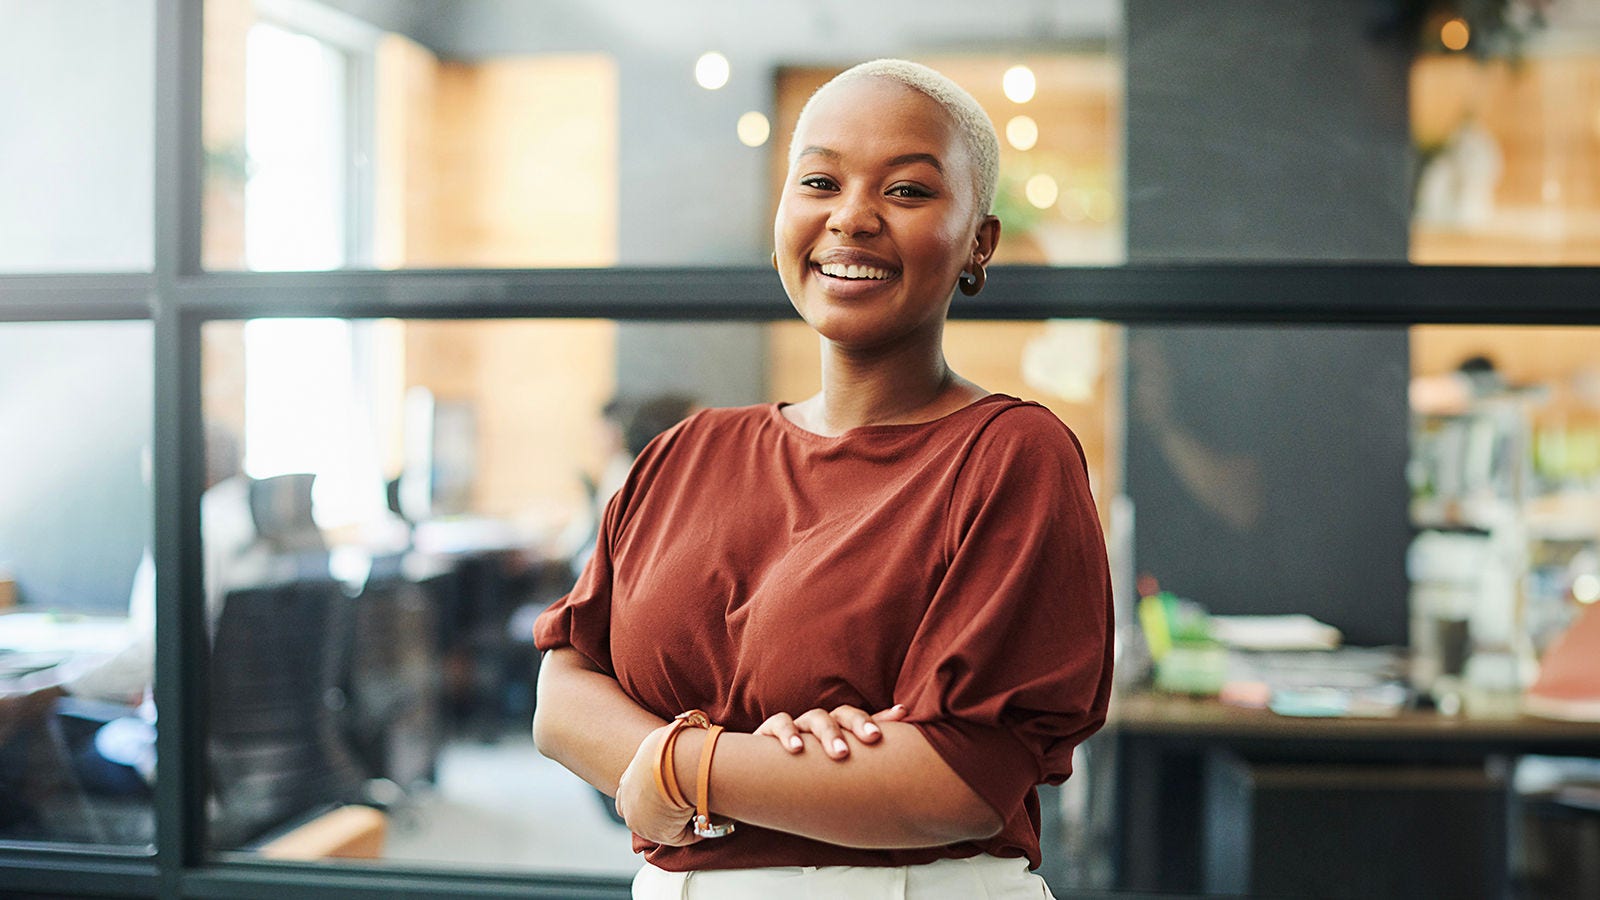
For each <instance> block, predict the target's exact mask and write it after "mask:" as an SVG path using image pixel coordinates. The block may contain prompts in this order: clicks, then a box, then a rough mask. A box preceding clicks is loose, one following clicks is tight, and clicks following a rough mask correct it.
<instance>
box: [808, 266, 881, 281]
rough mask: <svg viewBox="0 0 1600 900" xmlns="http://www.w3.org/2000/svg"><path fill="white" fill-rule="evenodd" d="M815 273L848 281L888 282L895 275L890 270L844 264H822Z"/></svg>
mask: <svg viewBox="0 0 1600 900" xmlns="http://www.w3.org/2000/svg"><path fill="white" fill-rule="evenodd" d="M817 271H819V272H821V273H822V274H824V275H827V276H829V277H830V278H843V279H846V280H848V281H888V280H889V279H891V278H893V277H894V276H895V274H896V273H895V272H894V271H892V270H890V269H880V268H878V267H876V266H854V265H845V264H844V263H823V264H822V265H819V266H817Z"/></svg>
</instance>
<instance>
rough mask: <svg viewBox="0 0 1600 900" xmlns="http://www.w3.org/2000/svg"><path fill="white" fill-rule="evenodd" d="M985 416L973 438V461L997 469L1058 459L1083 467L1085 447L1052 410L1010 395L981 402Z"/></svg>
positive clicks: (988, 398) (993, 395)
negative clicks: (994, 466) (981, 462)
mask: <svg viewBox="0 0 1600 900" xmlns="http://www.w3.org/2000/svg"><path fill="white" fill-rule="evenodd" d="M979 402H980V403H982V404H983V405H984V409H983V416H982V418H981V419H980V421H979V422H978V424H977V426H976V428H975V429H974V430H973V434H972V445H971V457H972V459H973V460H980V461H987V462H990V463H992V464H995V465H1011V464H1014V463H1018V462H1020V463H1028V462H1034V463H1037V462H1042V461H1044V460H1047V459H1052V458H1054V459H1059V460H1064V461H1070V462H1074V463H1076V464H1077V465H1080V466H1081V465H1083V464H1084V459H1085V457H1084V452H1083V445H1082V444H1081V443H1080V442H1079V441H1078V436H1077V435H1076V434H1074V433H1073V431H1072V429H1071V427H1069V426H1068V425H1067V423H1065V422H1063V421H1062V420H1061V418H1060V417H1059V416H1057V415H1056V414H1055V413H1054V412H1053V411H1052V410H1051V409H1050V408H1049V407H1047V406H1045V405H1044V404H1042V403H1038V402H1036V401H1033V400H1021V399H1018V398H1016V397H1012V396H1010V395H1007V394H991V395H989V397H987V398H985V399H984V400H982V401H979Z"/></svg>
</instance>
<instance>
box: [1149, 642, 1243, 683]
mask: <svg viewBox="0 0 1600 900" xmlns="http://www.w3.org/2000/svg"><path fill="white" fill-rule="evenodd" d="M1227 678H1228V650H1227V648H1226V647H1223V646H1221V645H1220V644H1209V643H1208V644H1201V643H1192V644H1174V645H1173V646H1172V647H1171V648H1170V649H1169V650H1168V651H1167V653H1166V655H1164V656H1162V658H1161V660H1160V661H1159V662H1157V663H1156V687H1157V688H1158V689H1160V690H1163V691H1170V692H1172V693H1175V694H1195V695H1200V696H1213V695H1215V694H1216V693H1217V692H1218V691H1221V690H1222V684H1223V682H1224V681H1226V680H1227Z"/></svg>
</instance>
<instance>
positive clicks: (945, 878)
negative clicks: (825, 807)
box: [633, 856, 1055, 900]
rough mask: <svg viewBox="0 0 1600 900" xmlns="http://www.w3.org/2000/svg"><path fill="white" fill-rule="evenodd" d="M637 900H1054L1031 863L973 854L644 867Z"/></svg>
mask: <svg viewBox="0 0 1600 900" xmlns="http://www.w3.org/2000/svg"><path fill="white" fill-rule="evenodd" d="M633 897H634V900H750V898H759V900H789V898H802V900H812V898H815V900H824V898H826V900H1055V898H1054V896H1053V895H1052V894H1051V893H1050V889H1049V888H1048V887H1046V886H1045V883H1044V879H1043V878H1040V877H1039V876H1037V875H1035V874H1033V873H1032V872H1030V871H1028V861H1027V860H1026V859H1001V858H999V857H997V856H974V857H971V858H969V859H941V860H936V861H934V862H931V863H926V864H924V865H920V866H895V867H878V866H776V867H773V868H765V869H712V870H707V871H700V872H668V871H666V870H665V869H658V868H656V867H655V866H652V865H650V864H649V863H645V866H644V868H642V869H640V870H639V874H638V875H636V876H634V879H633Z"/></svg>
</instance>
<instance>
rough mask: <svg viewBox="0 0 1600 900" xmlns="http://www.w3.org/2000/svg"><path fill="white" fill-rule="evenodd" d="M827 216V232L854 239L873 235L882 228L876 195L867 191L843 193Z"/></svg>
mask: <svg viewBox="0 0 1600 900" xmlns="http://www.w3.org/2000/svg"><path fill="white" fill-rule="evenodd" d="M838 197H839V199H838V202H837V203H836V204H835V205H834V207H833V212H832V213H831V214H830V215H829V216H828V230H829V231H830V232H833V233H834V234H840V235H846V236H849V237H855V236H857V235H873V234H877V233H878V231H879V230H880V229H881V228H882V227H883V218H882V216H881V215H880V214H879V210H878V204H877V199H878V198H877V195H876V194H873V193H871V192H869V191H844V192H842V193H840V194H839V195H838Z"/></svg>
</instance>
